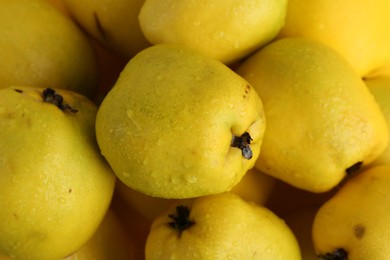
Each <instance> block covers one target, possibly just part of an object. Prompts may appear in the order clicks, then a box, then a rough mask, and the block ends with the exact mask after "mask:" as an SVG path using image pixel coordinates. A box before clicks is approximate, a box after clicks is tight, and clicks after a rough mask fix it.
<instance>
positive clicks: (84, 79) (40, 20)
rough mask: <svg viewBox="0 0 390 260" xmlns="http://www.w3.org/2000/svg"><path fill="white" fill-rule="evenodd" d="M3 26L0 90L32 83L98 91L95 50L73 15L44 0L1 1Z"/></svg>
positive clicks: (86, 92)
mask: <svg viewBox="0 0 390 260" xmlns="http://www.w3.org/2000/svg"><path fill="white" fill-rule="evenodd" d="M0 24H1V26H0V34H1V37H0V88H4V87H8V86H12V85H29V86H36V87H52V88H61V89H69V90H72V91H75V92H78V93H81V94H84V95H86V96H88V97H91V96H92V95H93V93H94V91H95V89H96V87H97V66H96V58H95V53H94V51H93V48H92V46H91V44H90V42H89V41H88V39H87V38H86V36H85V35H84V34H83V32H82V31H81V30H80V29H79V28H78V27H77V26H76V24H75V23H74V22H73V21H72V20H71V19H70V18H69V17H68V16H66V15H65V14H63V13H62V12H61V11H59V10H58V9H56V8H55V7H54V6H52V5H51V4H50V3H48V2H46V1H44V0H2V1H0Z"/></svg>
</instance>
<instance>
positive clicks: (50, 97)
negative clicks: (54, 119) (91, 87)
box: [42, 88, 78, 113]
mask: <svg viewBox="0 0 390 260" xmlns="http://www.w3.org/2000/svg"><path fill="white" fill-rule="evenodd" d="M42 95H43V101H44V102H47V103H51V104H53V105H56V106H57V107H58V108H59V109H61V110H62V111H64V112H71V113H77V112H78V111H77V110H76V109H74V108H72V107H71V106H69V105H68V104H64V103H63V102H64V98H63V97H62V96H61V95H60V94H57V93H56V91H55V90H54V89H51V88H46V89H44V90H43V92H42Z"/></svg>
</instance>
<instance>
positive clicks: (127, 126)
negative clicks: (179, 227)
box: [96, 45, 265, 198]
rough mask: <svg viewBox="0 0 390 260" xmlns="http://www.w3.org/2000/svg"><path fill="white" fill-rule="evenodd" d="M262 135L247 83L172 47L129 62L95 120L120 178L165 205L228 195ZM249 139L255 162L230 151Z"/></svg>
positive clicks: (248, 164)
mask: <svg viewBox="0 0 390 260" xmlns="http://www.w3.org/2000/svg"><path fill="white" fill-rule="evenodd" d="M264 131H265V118H264V116H263V108H262V103H261V100H260V98H259V96H258V95H257V93H256V92H255V91H254V90H253V88H252V87H251V86H250V85H249V84H248V83H247V82H246V81H245V80H244V79H243V78H242V77H240V76H238V75H237V74H236V73H234V72H233V71H232V70H230V69H229V68H228V67H227V66H225V65H224V64H222V63H221V62H218V61H216V60H213V59H210V58H208V57H206V56H204V55H201V54H199V53H198V52H194V51H190V50H188V49H187V48H184V47H179V46H174V45H155V46H153V47H150V48H148V49H145V50H143V51H142V52H140V53H138V54H137V55H136V56H135V57H134V58H133V59H131V60H130V62H129V63H128V64H127V65H126V67H125V68H124V70H123V71H122V73H121V75H120V77H119V79H118V81H117V82H116V84H115V86H114V87H113V88H112V89H111V91H110V92H109V93H108V94H107V96H106V97H105V98H104V100H103V102H102V103H101V105H100V107H99V111H98V114H97V118H96V137H97V141H98V144H99V146H100V149H101V151H102V153H103V155H104V156H105V157H106V159H107V161H108V163H109V164H110V165H111V167H112V169H113V170H114V172H115V174H116V175H117V176H118V178H119V179H120V180H121V181H123V182H124V183H126V185H128V186H129V187H131V188H133V189H135V190H137V191H140V192H143V193H145V194H147V195H151V196H156V197H164V198H189V197H196V196H203V195H209V194H215V193H219V192H224V191H227V190H230V189H231V188H232V187H233V186H234V185H235V184H237V183H238V182H239V181H240V179H241V178H242V176H243V175H244V174H245V172H246V171H247V170H248V169H250V168H252V167H253V165H254V162H255V160H256V158H257V157H258V155H259V153H260V146H261V141H262V137H263V134H264ZM245 132H247V133H249V134H250V136H251V138H252V141H251V142H250V148H251V150H252V155H253V156H252V158H251V159H246V158H244V156H243V155H242V151H241V150H240V149H239V148H237V147H233V146H232V141H233V137H240V136H242V135H243V134H244V133H245Z"/></svg>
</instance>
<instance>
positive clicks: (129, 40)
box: [63, 0, 150, 58]
mask: <svg viewBox="0 0 390 260" xmlns="http://www.w3.org/2000/svg"><path fill="white" fill-rule="evenodd" d="M63 1H64V3H65V6H66V7H67V8H68V9H69V12H70V13H71V15H72V16H73V17H74V18H75V19H76V20H77V22H78V23H80V25H81V26H82V27H83V28H85V30H86V31H87V32H88V33H89V34H90V35H92V36H93V37H94V38H95V39H97V40H98V41H99V42H100V43H102V44H103V45H104V46H106V47H108V48H109V49H111V50H113V51H115V52H116V53H118V54H120V55H122V56H123V57H126V58H130V57H132V56H133V55H135V54H136V53H137V52H139V51H140V50H142V49H144V48H146V47H148V46H149V45H150V43H149V42H148V41H147V40H146V39H145V37H144V35H143V34H142V32H141V28H140V25H139V22H138V13H139V11H140V9H141V6H142V4H143V3H144V0H130V1H129V0H115V1H112V0H83V1H79V0H63Z"/></svg>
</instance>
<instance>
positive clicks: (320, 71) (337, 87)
mask: <svg viewBox="0 0 390 260" xmlns="http://www.w3.org/2000/svg"><path fill="white" fill-rule="evenodd" d="M237 72H238V73H239V74H240V75H241V76H243V77H244V78H245V79H246V80H248V82H249V83H250V84H252V86H253V87H254V89H255V90H256V92H257V93H258V94H259V96H260V98H261V100H262V102H263V105H264V113H265V116H266V119H267V131H266V132H265V135H264V139H263V144H262V148H261V149H262V152H261V154H260V156H259V158H258V160H257V161H256V165H255V167H256V168H257V169H259V170H260V171H262V172H264V173H268V174H270V175H272V176H274V177H276V178H278V179H281V180H283V181H285V182H287V183H289V184H291V185H293V186H295V187H298V188H301V189H304V190H308V191H311V192H324V191H328V190H330V189H331V188H333V187H334V186H335V185H337V184H338V183H339V182H340V181H341V180H342V179H343V178H344V176H345V175H346V174H348V173H351V172H353V171H356V170H357V169H358V168H359V167H360V166H361V165H362V164H363V165H364V164H369V163H370V162H372V161H373V160H374V159H376V158H377V157H378V156H379V155H380V154H381V153H382V152H383V150H384V149H385V147H386V145H387V140H388V130H387V125H386V121H385V119H384V116H383V114H382V112H381V110H380V108H379V106H378V104H377V102H376V101H375V99H374V97H373V96H372V94H371V93H370V92H369V90H368V89H367V87H366V86H365V84H364V82H363V81H362V79H361V78H360V77H359V76H358V74H357V73H356V72H355V70H354V69H353V68H352V67H351V65H350V64H349V63H348V62H347V61H346V60H345V59H344V58H343V57H342V56H341V55H340V54H339V53H337V52H336V51H335V50H333V49H331V48H330V47H328V46H326V45H324V44H321V43H318V42H314V41H311V40H308V39H304V38H285V39H281V40H278V41H275V42H273V43H271V44H269V45H267V46H266V47H264V48H262V49H261V50H259V51H258V52H257V53H255V54H254V55H253V56H251V57H250V58H249V59H247V60H246V61H245V62H244V63H243V64H242V65H241V66H240V67H239V68H238V69H237Z"/></svg>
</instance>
